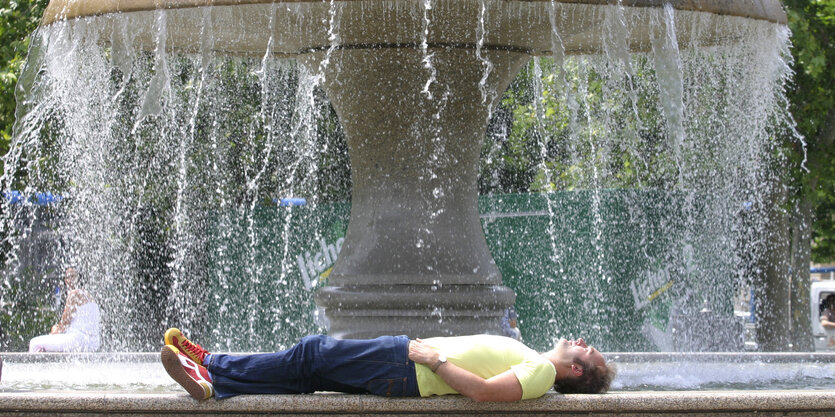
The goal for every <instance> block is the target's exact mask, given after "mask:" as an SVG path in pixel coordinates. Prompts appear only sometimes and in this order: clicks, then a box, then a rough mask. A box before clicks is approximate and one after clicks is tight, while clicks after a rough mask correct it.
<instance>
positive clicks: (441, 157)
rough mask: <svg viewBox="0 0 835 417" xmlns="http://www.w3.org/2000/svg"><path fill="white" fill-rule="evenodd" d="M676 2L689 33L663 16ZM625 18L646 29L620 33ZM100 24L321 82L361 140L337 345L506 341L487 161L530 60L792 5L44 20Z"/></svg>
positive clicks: (705, 39)
mask: <svg viewBox="0 0 835 417" xmlns="http://www.w3.org/2000/svg"><path fill="white" fill-rule="evenodd" d="M665 5H666V8H667V9H668V10H675V12H676V13H677V17H676V26H675V28H670V27H667V26H666V25H664V24H663V21H662V22H659V20H658V18H657V16H658V15H659V13H662V12H663V10H664V7H665ZM659 10H660V11H659ZM611 14H616V15H617V18H619V19H623V20H626V21H629V22H635V21H637V22H645V23H644V24H640V25H633V27H636V28H637V29H635V30H633V31H632V32H630V33H619V32H618V31H617V30H616V28H612V27H610V26H609V23H610V22H611V16H610V15H611ZM119 18H126V19H129V21H130V24H129V26H128V28H129V29H128V30H129V31H130V32H131V33H130V34H129V36H123V35H124V34H123V33H122V32H124V26H123V25H124V23H119V22H120V20H119ZM90 19H97V20H95V26H96V28H97V30H99V31H101V33H102V35H101V36H100V38H101V39H104V40H108V39H110V40H114V41H112V42H113V43H114V47H115V46H118V45H115V44H117V43H119V42H120V41H115V39H120V40H124V39H129V40H130V42H132V43H134V44H135V45H143V47H144V48H145V49H147V50H154V49H159V48H163V49H165V50H173V51H183V52H194V53H205V52H206V51H211V52H212V53H217V54H230V55H249V56H264V57H268V56H274V57H293V58H296V59H297V60H298V61H299V62H300V63H302V64H303V65H304V66H305V67H306V68H307V70H308V71H309V72H310V73H312V74H317V76H318V78H317V79H316V82H317V83H319V84H320V85H321V87H322V88H323V89H324V90H325V92H326V93H327V96H328V98H329V100H330V101H331V103H332V104H333V107H334V108H335V110H336V112H337V114H338V116H339V119H340V121H341V123H342V126H343V128H344V131H345V133H346V136H347V142H348V148H349V154H350V158H351V164H352V172H351V175H352V180H353V194H352V202H351V204H352V205H351V217H350V223H349V226H348V231H347V234H346V236H345V241H344V246H343V248H342V252H341V254H340V256H339V260H338V262H337V263H336V265H335V267H334V269H333V272H332V273H331V275H330V278H329V285H328V286H327V287H323V288H321V289H319V290H318V292H317V294H316V302H317V304H318V305H319V306H321V307H324V309H325V311H326V314H327V316H328V318H329V320H330V323H331V328H330V333H331V334H332V335H335V336H337V337H343V338H360V337H372V336H377V335H381V334H401V333H406V334H409V335H413V336H424V337H426V336H431V335H446V334H470V333H500V327H499V326H500V318H501V316H502V315H503V313H504V311H505V309H506V308H508V307H510V306H512V305H513V304H514V300H515V294H514V292H513V291H512V290H511V289H509V288H507V287H505V286H503V285H502V277H501V274H500V272H499V270H498V268H497V267H496V264H495V262H494V261H493V259H492V257H491V255H490V252H489V251H488V248H487V245H486V242H485V238H484V234H483V232H482V229H481V225H480V223H479V218H478V211H477V205H476V203H477V195H478V192H477V191H478V190H477V186H476V180H477V175H478V172H477V162H478V157H479V151H480V149H481V143H482V140H483V138H484V136H485V130H486V128H487V124H488V121H489V120H490V117H491V114H492V111H493V110H494V108H495V107H496V106H497V104H498V100H499V98H500V97H501V94H502V93H503V92H504V91H505V89H506V88H507V87H508V85H509V84H510V82H511V81H512V80H513V78H514V76H515V75H516V74H517V72H518V71H519V69H520V68H521V67H522V66H523V65H525V64H526V63H527V62H528V61H529V59H530V58H531V57H532V56H540V55H546V56H554V57H555V59H557V60H559V59H562V58H564V57H565V56H566V55H572V54H595V53H600V52H601V51H603V50H604V49H605V48H604V43H605V42H613V41H614V42H621V43H625V45H626V48H627V49H628V50H631V51H646V50H650V49H651V48H652V47H653V43H658V42H665V41H667V40H669V39H674V40H676V41H677V42H678V44H679V45H688V44H699V45H713V44H726V43H733V42H735V41H736V40H737V36H739V35H738V33H737V32H735V31H733V30H729V29H728V28H729V27H732V26H733V25H732V24H729V23H728V22H729V21H738V20H740V19H753V20H765V21H771V22H776V23H779V24H785V22H786V15H785V13H784V12H783V10H782V8H781V5H780V3H779V1H778V0H745V1H739V0H701V1H696V0H672V1H668V2H664V1H659V0H621V1H614V0H560V1H508V0H425V1H417V0H394V1H334V0H332V1H330V2H328V1H317V2H303V1H268V0H133V1H120V0H88V1H84V0H52V1H51V2H50V4H49V7H48V9H47V10H46V13H45V16H44V20H43V25H44V26H51V25H66V27H67V30H74V29H73V28H74V24H76V23H78V22H84V21H85V20H90ZM695 25H698V28H699V30H692V27H693V26H695ZM206 28H212V29H211V30H212V36H210V37H209V38H208V41H207V37H205V36H201V35H200V34H201V33H204V32H205V31H206V30H207V29H206ZM79 30H80V29H79ZM120 34H121V35H120ZM160 34H162V36H160ZM671 36H672V38H671Z"/></svg>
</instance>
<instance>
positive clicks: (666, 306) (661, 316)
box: [208, 190, 733, 351]
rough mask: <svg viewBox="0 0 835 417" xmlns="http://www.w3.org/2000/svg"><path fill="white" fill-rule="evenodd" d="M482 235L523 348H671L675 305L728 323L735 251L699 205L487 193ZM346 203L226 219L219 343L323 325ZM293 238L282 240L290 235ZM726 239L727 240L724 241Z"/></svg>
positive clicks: (219, 256)
mask: <svg viewBox="0 0 835 417" xmlns="http://www.w3.org/2000/svg"><path fill="white" fill-rule="evenodd" d="M479 211H480V213H481V219H482V225H483V228H484V232H485V236H486V238H487V242H488V245H489V248H490V251H491V253H492V254H493V257H494V258H495V260H496V263H497V264H498V266H499V268H500V270H501V272H502V275H503V281H504V284H505V285H507V286H508V287H510V288H512V289H513V290H514V291H516V294H517V302H516V310H517V312H518V313H519V317H520V328H521V330H522V336H523V338H524V341H525V342H526V343H528V344H529V345H531V346H532V347H534V348H537V349H541V350H542V349H546V348H548V347H549V346H550V345H551V343H552V342H553V340H554V339H556V338H558V337H577V336H582V337H585V338H586V339H587V340H588V341H589V342H590V343H595V344H597V345H598V346H599V347H600V348H601V349H603V350H608V351H614V350H627V351H628V350H672V349H673V348H674V346H673V343H674V340H673V337H672V333H673V332H672V331H671V328H670V317H671V316H674V315H675V314H676V310H677V309H679V310H682V311H685V312H686V311H692V310H693V309H694V308H704V307H705V306H707V307H708V308H710V309H712V310H714V311H718V312H721V314H724V315H732V305H731V298H732V294H733V280H732V279H731V276H732V272H731V270H732V267H733V266H732V265H729V264H728V262H727V261H725V260H724V259H725V257H723V256H717V254H722V253H726V252H727V251H729V250H732V248H730V247H726V246H729V244H728V243H727V242H724V240H722V239H716V237H715V234H716V233H719V231H721V229H722V228H726V227H727V225H726V224H724V223H722V222H718V221H711V219H710V218H709V217H710V216H711V215H710V214H709V213H707V212H706V210H705V209H704V208H703V207H701V206H700V203H699V202H698V200H694V199H693V198H687V197H686V196H684V195H678V194H676V193H670V192H662V191H623V190H600V191H572V192H560V193H550V194H525V195H498V196H482V197H480V199H479ZM349 216H350V207H349V205H348V204H334V205H329V206H319V207H260V208H258V209H256V210H255V211H254V212H243V211H241V212H229V213H225V214H224V215H222V216H218V219H217V223H216V225H215V229H214V231H213V233H212V236H213V238H212V240H211V243H210V248H209V253H208V255H209V256H208V259H209V279H210V287H211V290H210V292H209V293H210V294H211V296H210V298H211V299H212V300H211V301H210V303H209V305H208V314H209V317H210V319H211V322H212V326H211V337H210V339H211V340H210V345H211V346H213V347H214V348H215V349H228V350H238V351H240V350H271V349H275V348H282V347H284V346H287V345H289V344H291V343H293V342H295V341H296V340H298V338H300V337H302V336H304V335H306V334H311V333H317V332H321V331H323V330H324V329H323V326H324V323H323V322H322V321H321V317H317V313H316V306H315V305H314V303H313V301H312V294H313V292H314V291H315V290H316V289H317V288H318V287H320V286H321V285H324V284H325V283H326V279H327V275H328V273H329V272H330V268H331V267H332V265H333V262H334V261H335V258H336V256H337V255H338V250H339V248H340V247H341V243H342V238H343V237H344V233H345V230H346V228H347V224H348V219H349ZM285 237H286V238H285ZM725 240H727V239H725Z"/></svg>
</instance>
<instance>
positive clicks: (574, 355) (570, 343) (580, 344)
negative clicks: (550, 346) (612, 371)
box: [554, 337, 606, 366]
mask: <svg viewBox="0 0 835 417" xmlns="http://www.w3.org/2000/svg"><path fill="white" fill-rule="evenodd" d="M554 351H555V352H556V353H557V355H558V356H559V357H560V359H561V360H563V361H565V362H567V363H576V361H577V360H580V361H582V362H584V363H588V364H592V365H595V366H606V360H605V359H603V355H602V354H601V353H600V351H598V350H597V349H595V348H593V347H591V346H589V345H587V344H586V341H585V340H583V338H582V337H581V338H579V339H577V340H566V339H560V340H559V341H557V344H556V346H554Z"/></svg>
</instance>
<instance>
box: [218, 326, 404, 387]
mask: <svg viewBox="0 0 835 417" xmlns="http://www.w3.org/2000/svg"><path fill="white" fill-rule="evenodd" d="M207 368H208V369H209V373H210V374H211V376H212V385H213V386H214V389H215V397H217V398H219V399H220V398H226V397H231V396H235V395H239V394H299V393H310V392H315V391H337V392H345V393H351V394H358V393H371V394H375V395H382V396H387V397H417V396H420V392H419V391H418V387H417V377H416V376H415V363H414V362H413V361H411V360H409V338H408V337H407V336H382V337H378V338H376V339H368V340H337V339H334V338H331V337H327V336H322V335H317V336H308V337H305V338H303V339H302V340H301V341H300V342H299V343H298V344H297V345H295V346H293V347H291V348H290V349H287V350H285V351H281V352H276V353H261V354H256V355H246V356H234V355H222V354H213V355H212V356H211V357H210V358H209V363H208V366H207Z"/></svg>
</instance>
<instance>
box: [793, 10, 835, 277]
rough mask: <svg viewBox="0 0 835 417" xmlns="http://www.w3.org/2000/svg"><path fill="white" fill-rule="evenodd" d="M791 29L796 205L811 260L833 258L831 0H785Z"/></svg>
mask: <svg viewBox="0 0 835 417" xmlns="http://www.w3.org/2000/svg"><path fill="white" fill-rule="evenodd" d="M785 4H786V7H787V9H788V11H787V12H788V17H789V27H790V28H791V31H792V44H793V50H792V55H793V56H794V71H795V75H794V88H793V89H792V90H791V91H789V99H790V101H791V111H792V114H793V115H794V119H795V120H796V121H797V128H798V130H799V131H800V133H801V134H803V136H805V138H806V144H807V149H806V154H805V155H804V154H802V152H801V151H800V150H799V149H796V151H797V152H796V153H797V157H798V158H802V157H806V158H807V162H806V167H807V169H808V171H800V172H798V173H797V175H796V178H797V180H798V181H799V183H800V185H801V190H802V191H801V196H800V199H799V203H798V207H799V212H800V215H801V216H802V217H803V220H806V221H807V222H811V224H812V231H811V232H812V233H811V241H812V247H811V259H812V260H813V261H815V262H833V261H835V140H833V139H835V93H833V91H832V85H835V66H833V62H835V0H785Z"/></svg>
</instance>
